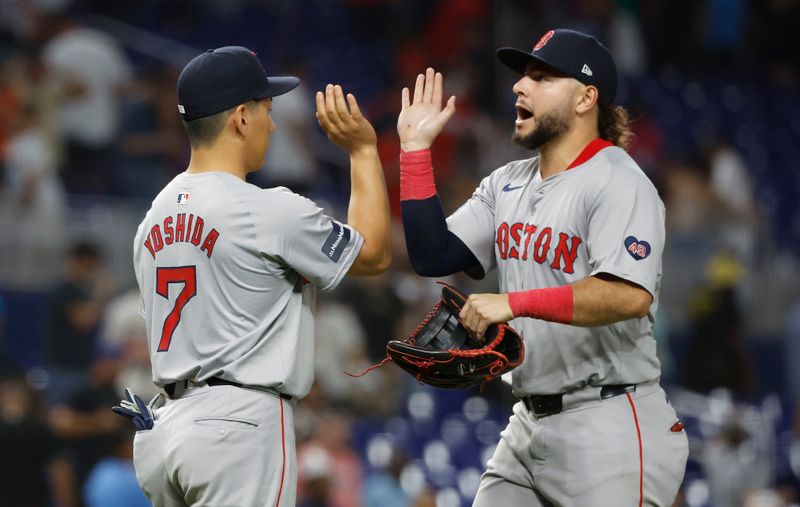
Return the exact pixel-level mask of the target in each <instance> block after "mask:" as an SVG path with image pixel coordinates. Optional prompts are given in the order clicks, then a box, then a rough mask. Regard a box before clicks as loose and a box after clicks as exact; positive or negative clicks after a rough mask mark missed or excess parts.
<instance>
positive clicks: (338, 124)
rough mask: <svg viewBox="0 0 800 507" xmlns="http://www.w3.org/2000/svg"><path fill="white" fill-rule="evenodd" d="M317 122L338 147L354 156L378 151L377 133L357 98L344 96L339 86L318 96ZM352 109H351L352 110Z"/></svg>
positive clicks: (326, 89)
mask: <svg viewBox="0 0 800 507" xmlns="http://www.w3.org/2000/svg"><path fill="white" fill-rule="evenodd" d="M316 100H317V121H318V122H319V125H320V126H321V127H322V129H323V130H324V131H325V133H326V134H327V135H328V139H330V140H331V141H332V142H333V143H334V144H335V145H337V146H339V147H341V148H344V149H345V150H347V152H348V153H350V154H351V155H353V154H355V153H356V152H359V151H361V150H364V149H375V147H376V145H377V142H378V141H377V136H376V135H375V129H374V128H372V125H371V124H370V123H369V121H368V120H367V119H366V118H365V117H364V115H363V114H361V109H360V108H359V107H358V102H356V98H355V96H353V94H352V93H348V94H347V102H345V96H344V92H343V91H342V87H341V86H339V85H335V86H334V85H332V84H329V85H327V86H326V87H325V93H322V92H317V96H316ZM348 106H349V109H348Z"/></svg>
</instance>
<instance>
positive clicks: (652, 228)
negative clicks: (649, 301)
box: [586, 167, 665, 297]
mask: <svg viewBox="0 0 800 507" xmlns="http://www.w3.org/2000/svg"><path fill="white" fill-rule="evenodd" d="M593 197H594V200H593V202H589V203H587V205H588V210H587V211H588V224H587V238H586V248H587V251H588V253H589V264H590V265H591V269H592V272H591V275H596V274H598V273H608V274H611V275H614V276H617V277H619V278H622V279H624V280H627V281H629V282H633V283H635V284H637V285H640V286H641V287H643V288H644V289H646V290H647V291H648V292H650V294H652V295H653V297H655V296H656V292H657V284H658V278H659V276H660V274H661V254H662V252H663V250H664V235H665V232H664V204H663V203H662V202H661V199H660V198H659V196H658V193H657V192H656V189H655V188H654V187H653V185H652V183H650V181H649V180H648V179H647V177H646V176H645V175H644V173H642V172H641V171H640V170H639V169H638V168H630V167H617V168H615V170H614V171H612V175H611V177H610V178H609V179H608V181H607V184H606V185H605V186H603V187H602V188H600V189H599V190H598V192H597V194H595V195H594V196H593Z"/></svg>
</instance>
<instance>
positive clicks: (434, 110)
mask: <svg viewBox="0 0 800 507" xmlns="http://www.w3.org/2000/svg"><path fill="white" fill-rule="evenodd" d="M443 81H444V78H443V77H442V74H441V72H434V70H433V69H432V68H430V67H429V68H428V69H427V70H426V71H425V74H420V75H418V76H417V82H416V84H415V85H414V97H413V100H412V98H411V96H410V92H409V89H408V88H403V108H402V110H401V111H400V116H398V118H397V133H398V134H399V136H400V147H401V148H402V149H403V151H416V150H424V149H427V148H430V147H431V145H432V144H433V140H434V139H436V136H438V135H439V132H441V131H442V128H444V125H445V124H446V123H447V121H448V120H449V119H450V117H451V116H453V113H455V112H456V97H455V95H453V96H451V97H450V98H449V99H448V100H447V105H446V106H445V107H444V109H442V85H443Z"/></svg>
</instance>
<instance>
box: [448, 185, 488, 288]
mask: <svg viewBox="0 0 800 507" xmlns="http://www.w3.org/2000/svg"><path fill="white" fill-rule="evenodd" d="M496 172H497V171H495V172H493V173H492V174H490V175H489V176H487V177H485V178H484V179H483V181H481V184H480V185H479V186H478V188H477V189H475V192H474V193H473V194H472V197H470V198H469V200H467V202H465V203H464V204H463V205H462V206H461V207H460V208H458V209H457V210H456V211H455V213H453V214H452V215H450V216H449V217H448V218H447V228H448V229H449V230H450V232H452V233H453V234H455V235H456V236H458V238H459V239H460V240H461V241H463V242H464V244H465V245H467V248H469V249H470V251H471V252H472V254H473V255H474V256H475V258H477V259H478V262H480V263H481V267H482V268H483V272H484V273H488V272H489V270H490V269H491V268H493V267H494V266H495V262H496V261H495V256H494V235H495V234H494V231H495V226H494V208H495V188H494V180H495V178H494V176H495V174H496Z"/></svg>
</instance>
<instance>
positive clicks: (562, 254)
mask: <svg viewBox="0 0 800 507" xmlns="http://www.w3.org/2000/svg"><path fill="white" fill-rule="evenodd" d="M495 238H496V239H495V243H496V244H497V257H498V258H499V259H502V260H504V261H509V260H519V261H528V260H531V261H533V262H537V263H539V264H544V263H546V262H547V257H548V255H547V254H548V253H549V252H550V250H551V249H554V250H555V252H554V258H553V262H552V263H550V267H551V268H553V269H555V270H561V271H563V272H564V273H570V274H572V273H574V272H575V268H574V266H575V259H577V257H578V247H579V246H580V244H581V243H582V242H583V240H582V239H581V238H579V237H578V236H570V235H569V234H567V233H565V232H559V231H553V228H552V227H539V226H537V225H534V224H528V223H525V224H523V223H520V222H516V223H513V224H509V223H508V222H503V223H501V224H500V225H499V226H498V227H497V235H496V236H495Z"/></svg>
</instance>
